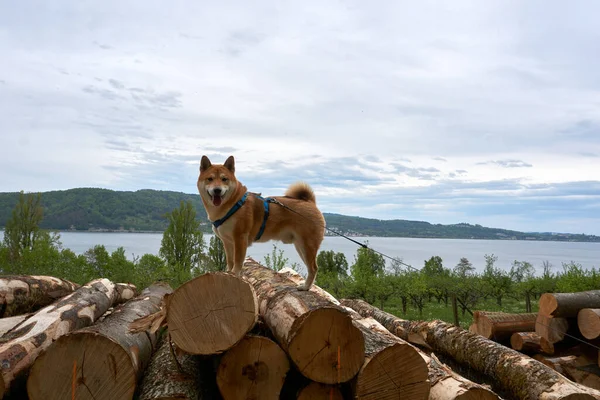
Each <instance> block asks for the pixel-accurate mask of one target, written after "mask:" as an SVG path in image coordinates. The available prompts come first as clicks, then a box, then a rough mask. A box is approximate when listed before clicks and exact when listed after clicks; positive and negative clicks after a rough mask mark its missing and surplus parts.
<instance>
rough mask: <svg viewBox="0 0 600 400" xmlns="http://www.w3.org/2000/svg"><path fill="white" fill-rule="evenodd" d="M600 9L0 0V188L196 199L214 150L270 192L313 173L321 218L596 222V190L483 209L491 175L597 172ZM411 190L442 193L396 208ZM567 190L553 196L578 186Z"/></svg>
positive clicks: (534, 180)
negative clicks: (505, 210)
mask: <svg viewBox="0 0 600 400" xmlns="http://www.w3.org/2000/svg"><path fill="white" fill-rule="evenodd" d="M598 10H600V9H599V7H598V6H597V5H596V4H595V3H593V2H585V1H581V2H575V3H570V4H568V5H567V4H564V3H561V2H558V1H550V2H547V1H545V2H540V1H533V2H527V3H523V2H511V1H509V2H506V1H486V2H485V3H482V2H477V1H455V2H452V3H442V4H440V3H439V2H429V1H425V2H419V3H415V2H394V3H390V2H380V1H376V2H370V3H365V2H357V1H353V2H343V3H342V2H331V3H325V4H323V3H322V2H316V1H312V2H303V3H298V4H280V3H272V2H264V1H262V2H254V3H253V4H252V6H249V5H247V4H246V3H243V2H239V1H226V2H220V3H213V4H207V3H194V2H191V1H175V2H171V3H169V7H165V6H164V4H162V3H159V2H126V3H122V2H116V1H113V0H109V1H105V2H101V3H52V2H50V3H49V2H40V1H23V2H18V3H5V4H2V5H0V54H2V55H3V57H2V59H3V62H2V63H0V104H1V105H2V107H0V128H1V129H2V131H1V132H2V135H1V136H0V145H1V146H2V148H3V149H5V150H4V151H3V152H4V156H3V157H2V158H1V159H0V171H2V172H0V178H1V179H0V190H3V191H16V190H21V189H25V190H50V189H64V188H69V187H78V186H102V187H109V188H116V189H127V190H132V189H139V188H147V187H153V188H158V189H170V190H182V191H185V192H194V190H195V179H196V175H197V168H198V162H199V159H200V156H201V155H202V154H205V153H206V154H210V155H211V157H215V161H216V162H219V160H218V159H219V158H221V161H223V160H224V159H225V158H226V157H227V156H228V155H229V154H234V155H235V156H236V158H237V160H238V171H239V173H240V175H241V176H242V177H243V178H244V179H245V180H246V181H248V182H251V183H254V184H257V185H260V188H256V190H257V191H258V190H262V191H264V192H265V193H267V192H271V191H275V190H281V189H282V188H285V187H286V186H287V185H288V184H289V183H290V180H292V179H306V180H307V181H309V182H311V183H313V184H314V185H315V187H317V188H318V195H319V196H320V198H322V199H323V204H324V206H326V207H327V208H328V210H327V211H332V212H339V213H344V212H348V213H352V214H356V215H365V216H375V215H377V216H380V217H385V218H406V219H428V220H431V221H432V222H438V221H443V222H460V221H463V220H465V219H466V220H467V221H466V222H479V223H481V222H483V221H485V222H486V223H489V224H490V225H500V224H502V225H503V226H504V227H508V228H511V227H518V228H519V229H524V228H525V227H527V226H529V225H531V229H535V227H536V226H541V225H544V226H548V227H553V230H561V227H562V226H567V225H568V226H573V227H578V228H581V229H575V230H576V231H587V232H590V233H600V231H598V228H597V226H598V225H597V224H595V223H592V222H586V221H588V220H586V218H584V217H585V215H588V216H589V217H590V219H589V221H592V220H593V215H594V214H593V213H594V211H595V210H597V206H598V202H599V201H600V200H599V199H598V197H597V196H596V197H594V198H592V199H588V200H587V201H586V203H585V204H579V203H577V204H578V206H581V207H583V208H582V209H583V210H588V214H585V215H583V216H582V215H578V216H577V217H573V216H569V208H570V207H569V204H568V203H561V204H563V205H562V207H563V208H558V209H556V210H553V212H554V214H552V215H546V216H545V219H544V221H540V220H539V219H537V218H534V217H532V216H533V215H535V213H536V210H541V208H540V207H541V206H540V205H539V204H533V203H532V202H527V203H526V204H525V203H520V204H521V207H523V208H522V209H519V208H518V207H515V208H513V209H512V211H511V212H512V213H513V214H511V216H510V217H508V216H507V215H504V214H503V215H500V216H498V215H490V216H483V215H478V214H477V213H475V212H472V209H473V207H474V206H475V205H477V204H480V203H478V202H486V201H490V199H489V197H490V196H493V195H494V193H497V191H498V188H497V187H496V186H494V185H491V186H490V185H488V184H489V183H490V182H495V181H503V180H504V181H506V182H520V183H521V185H522V186H521V187H514V188H512V189H511V191H510V192H508V191H500V193H502V194H503V195H509V196H511V197H510V199H511V201H516V200H515V199H517V200H518V199H519V198H520V197H522V196H526V197H527V196H529V195H530V194H531V193H532V192H531V191H529V190H528V189H527V185H532V184H548V185H549V186H550V187H561V188H563V189H564V186H561V185H563V184H566V183H569V182H578V181H579V182H585V181H595V180H598V177H597V171H598V170H600V157H599V156H598V155H600V73H599V72H598V71H600V57H599V56H597V54H598V52H597V43H598V40H599V39H600V28H599V27H598V24H597V23H596V21H595V18H594V15H595V14H596V13H595V12H594V11H598ZM219 149H220V150H219ZM221 150H222V151H221ZM281 160H284V162H285V165H284V166H283V167H280V165H282V164H281ZM331 178H332V179H331ZM449 183H452V189H451V192H450V193H452V194H453V195H454V194H457V195H459V197H460V196H462V197H464V198H468V199H469V200H468V201H466V200H464V199H463V200H460V201H458V200H454V201H453V202H448V201H447V199H446V197H445V196H447V195H448V192H446V191H445V189H444V191H441V190H438V189H439V188H446V187H447V185H449ZM474 183H479V184H481V185H480V186H477V187H475V188H474V187H472V184H474ZM486 185H488V186H486ZM415 188H416V189H419V188H420V189H419V190H427V189H429V190H430V191H429V192H428V193H427V196H429V197H428V198H426V199H423V200H422V201H421V203H422V204H421V205H420V206H417V205H416V204H417V203H419V201H417V200H415V205H414V206H410V207H407V206H405V205H403V203H402V195H403V193H405V192H407V191H408V192H410V191H412V190H413V189H415ZM253 189H254V188H253ZM569 190H575V189H568V188H567V189H564V190H561V192H560V196H563V197H562V198H564V199H568V198H569V197H568V196H569V195H570V194H571V195H577V193H578V192H577V191H576V190H575V191H574V192H573V193H570V192H569ZM535 193H537V194H536V195H540V196H541V194H540V193H539V191H538V192H535ZM390 196H391V197H392V198H393V199H394V201H397V202H396V203H395V202H394V201H391V200H390ZM527 198H528V197H527ZM366 199H368V200H369V201H368V202H367V203H366V205H365V201H366ZM394 204H396V205H397V206H394ZM572 204H575V203H572ZM493 206H494V204H493V203H489V207H490V210H491V207H493ZM569 218H571V219H569ZM567 220H568V221H573V222H572V223H569V224H565V221H567ZM507 224H508V225H507Z"/></svg>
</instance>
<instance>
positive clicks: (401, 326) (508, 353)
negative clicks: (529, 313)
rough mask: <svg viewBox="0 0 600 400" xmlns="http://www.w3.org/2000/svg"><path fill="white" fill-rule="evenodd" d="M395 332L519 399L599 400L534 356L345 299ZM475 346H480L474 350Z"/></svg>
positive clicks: (438, 323) (459, 330)
mask: <svg viewBox="0 0 600 400" xmlns="http://www.w3.org/2000/svg"><path fill="white" fill-rule="evenodd" d="M342 304H346V305H348V306H350V307H352V308H353V309H354V310H356V311H357V312H358V313H360V314H361V315H363V316H370V317H373V318H374V319H376V320H377V321H379V322H380V323H381V324H382V325H383V326H385V327H386V328H387V329H388V330H390V331H391V332H392V333H394V334H396V335H398V336H400V337H404V338H407V339H408V338H409V335H408V334H409V332H410V333H413V334H417V335H420V336H421V337H422V339H423V340H424V341H425V342H426V343H428V344H429V346H430V347H431V348H432V349H433V350H434V351H437V352H440V353H443V354H446V355H448V356H450V357H452V358H453V359H455V360H456V361H457V362H459V363H461V364H465V365H467V366H469V367H470V368H473V369H474V370H476V371H477V372H480V373H483V374H486V375H488V376H490V377H491V378H492V379H494V381H495V382H496V385H497V386H499V387H500V388H502V389H504V390H506V391H507V392H508V393H510V394H511V395H512V396H514V397H515V398H518V399H539V400H550V399H552V400H554V399H569V400H572V399H600V391H597V390H594V389H590V388H587V387H585V386H582V385H579V384H577V383H574V382H572V381H570V380H568V379H567V378H565V377H564V376H562V375H561V374H558V373H556V371H554V370H553V369H551V368H549V367H547V366H546V365H544V364H542V363H540V362H539V361H537V360H534V359H533V358H531V357H529V356H526V355H523V354H521V353H519V352H517V351H515V350H513V349H509V348H507V347H505V346H503V345H501V344H498V343H496V342H493V341H491V340H489V339H485V338H483V337H481V336H479V335H475V334H473V333H471V332H469V331H466V330H464V329H462V328H459V327H456V326H454V325H451V324H448V323H446V322H443V321H439V320H434V321H406V320H402V319H400V318H397V317H395V316H393V315H391V314H389V313H386V312H384V311H381V310H379V309H378V308H376V307H373V306H371V305H370V304H368V303H366V302H364V301H361V300H344V301H342ZM474 349H477V350H476V351H474Z"/></svg>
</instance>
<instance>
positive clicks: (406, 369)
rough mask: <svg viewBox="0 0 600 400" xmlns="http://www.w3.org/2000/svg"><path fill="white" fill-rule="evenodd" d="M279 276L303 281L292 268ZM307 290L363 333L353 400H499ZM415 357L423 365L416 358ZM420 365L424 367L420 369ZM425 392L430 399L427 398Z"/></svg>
mask: <svg viewBox="0 0 600 400" xmlns="http://www.w3.org/2000/svg"><path fill="white" fill-rule="evenodd" d="M279 273H280V274H283V275H284V276H286V277H288V278H289V279H291V280H293V281H294V283H296V284H300V283H301V282H300V281H301V280H302V278H301V277H300V275H299V274H298V273H297V272H296V271H294V270H292V269H289V268H284V269H282V270H281V271H280V272H279ZM310 290H311V291H313V292H315V293H316V294H318V295H319V296H321V297H324V298H328V299H330V300H331V301H332V302H334V303H335V304H339V305H342V306H343V307H345V308H346V309H347V310H348V312H349V313H350V315H351V316H352V319H353V322H354V324H355V325H356V326H358V327H359V328H360V329H361V331H362V332H363V335H364V337H365V345H366V351H365V353H366V360H365V364H364V365H363V367H362V368H361V370H360V371H359V373H358V375H357V377H356V379H355V381H354V382H353V383H354V385H353V389H354V394H355V398H360V399H373V400H375V399H396V398H398V397H399V396H400V397H405V396H406V397H408V398H429V399H430V400H450V399H482V400H488V399H489V400H493V399H498V396H497V395H496V394H495V393H493V392H492V391H490V390H488V389H487V388H485V387H483V386H481V385H479V384H476V383H474V382H471V381H469V380H468V379H465V378H464V377H462V376H460V375H458V374H456V373H454V372H453V371H452V370H451V369H450V368H448V367H447V366H445V365H444V364H443V363H441V362H440V361H439V360H438V359H437V358H436V357H435V356H429V355H427V354H425V353H424V352H423V351H421V350H420V349H418V348H417V347H414V346H411V345H409V344H408V343H407V342H406V341H404V340H403V339H400V338H399V337H397V336H395V335H393V334H392V333H391V332H390V331H388V330H387V329H386V328H384V327H383V326H382V325H381V324H380V323H379V322H378V321H376V320H375V319H373V318H370V317H364V316H362V315H360V314H359V313H358V312H356V311H355V310H353V309H352V308H350V307H346V306H345V305H344V304H343V303H340V302H339V301H338V300H337V299H335V298H334V297H333V296H332V295H331V294H330V293H328V292H327V291H325V290H323V289H322V288H320V287H319V286H317V285H314V284H313V286H312V287H311V289H310ZM413 351H414V352H413ZM416 354H418V356H419V357H420V358H421V359H422V360H423V361H424V362H425V363H424V364H422V363H421V360H419V359H418V358H416V357H415V356H416ZM421 366H426V368H424V369H421V368H422V367H421ZM419 369H421V370H419ZM410 377H412V378H410ZM398 382H402V384H399V383H398ZM405 387H408V388H410V389H406V388H405ZM428 389H429V390H428ZM428 392H429V396H427V393H428ZM423 396H424V397H423Z"/></svg>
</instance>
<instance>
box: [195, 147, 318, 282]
mask: <svg viewBox="0 0 600 400" xmlns="http://www.w3.org/2000/svg"><path fill="white" fill-rule="evenodd" d="M197 186H198V191H199V193H200V197H201V198H202V203H203V204H204V208H205V209H206V214H207V215H208V219H209V220H210V221H211V222H212V224H213V231H214V232H215V234H216V235H217V236H218V237H219V238H221V240H222V241H223V247H224V248H225V253H226V256H227V271H233V272H234V273H235V274H236V275H239V274H240V272H241V269H242V264H243V262H244V259H245V258H246V249H247V248H248V246H251V245H252V243H253V242H266V241H269V240H280V241H282V242H283V243H293V244H294V246H295V247H296V250H297V251H298V254H299V255H300V258H302V261H304V264H305V265H306V268H307V270H308V275H307V277H306V280H305V281H304V285H301V286H299V289H300V290H308V289H310V287H311V285H312V284H313V282H314V280H315V277H316V275H317V269H318V267H317V252H318V251H319V247H320V246H321V242H322V241H323V236H324V234H325V219H324V218H323V214H321V212H320V211H319V209H318V208H317V204H316V199H315V194H314V192H313V190H312V189H311V187H310V186H309V185H307V184H306V183H302V182H298V183H294V184H292V185H291V186H290V187H289V188H288V190H287V191H286V193H285V196H276V197H271V198H267V199H263V198H262V197H260V196H259V195H257V194H253V193H249V192H248V190H247V188H246V186H244V185H243V184H242V183H241V182H239V181H238V180H237V179H236V178H235V161H234V159H233V156H230V157H229V158H227V160H226V161H225V164H222V165H221V164H219V165H217V164H211V162H210V160H209V159H208V157H206V156H202V159H201V161H200V176H199V177H198V184H197ZM273 199H274V201H273ZM278 202H279V203H281V204H283V205H285V206H287V207H290V208H291V209H292V210H293V211H291V210H289V209H286V208H285V207H283V206H282V205H281V204H278Z"/></svg>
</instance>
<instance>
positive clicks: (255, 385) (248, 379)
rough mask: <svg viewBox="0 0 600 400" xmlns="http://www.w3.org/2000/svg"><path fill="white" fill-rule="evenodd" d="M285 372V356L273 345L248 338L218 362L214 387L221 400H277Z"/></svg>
mask: <svg viewBox="0 0 600 400" xmlns="http://www.w3.org/2000/svg"><path fill="white" fill-rule="evenodd" d="M289 369H290V363H289V361H288V358H287V354H285V352H284V351H283V350H282V349H281V348H280V347H279V345H278V344H277V343H275V342H274V341H272V340H271V339H268V338H266V337H263V336H250V335H248V336H246V337H245V338H244V339H242V340H241V341H240V342H239V343H238V344H236V345H235V346H233V347H232V348H231V349H229V350H228V351H227V352H226V353H225V354H224V355H223V357H222V358H221V360H220V363H219V367H218V369H217V385H218V387H219V391H220V392H221V395H222V396H223V399H224V400H230V399H241V400H245V399H273V400H277V399H279V394H280V392H281V388H282V387H283V383H284V381H285V377H286V375H287V373H288V371H289Z"/></svg>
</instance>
